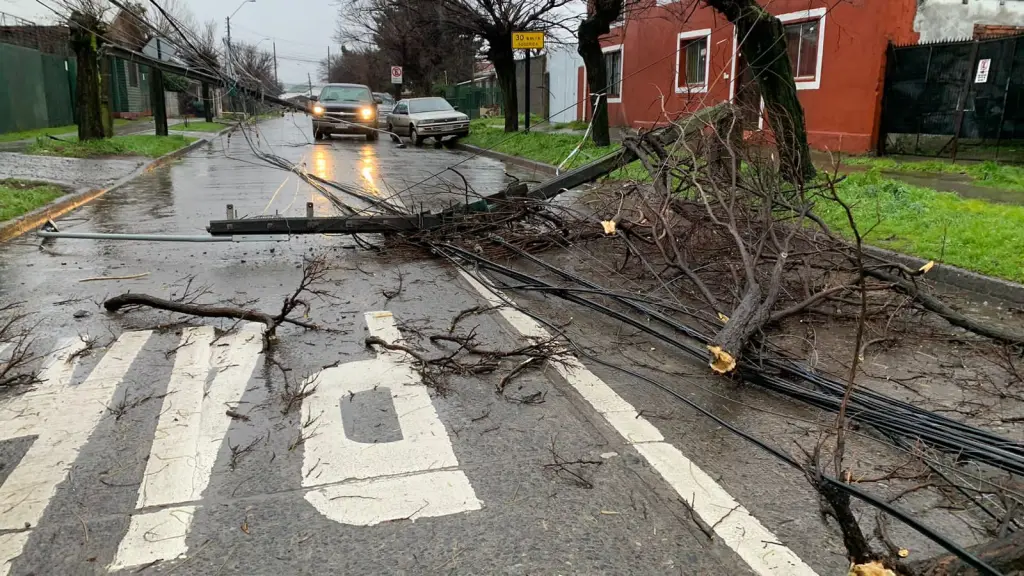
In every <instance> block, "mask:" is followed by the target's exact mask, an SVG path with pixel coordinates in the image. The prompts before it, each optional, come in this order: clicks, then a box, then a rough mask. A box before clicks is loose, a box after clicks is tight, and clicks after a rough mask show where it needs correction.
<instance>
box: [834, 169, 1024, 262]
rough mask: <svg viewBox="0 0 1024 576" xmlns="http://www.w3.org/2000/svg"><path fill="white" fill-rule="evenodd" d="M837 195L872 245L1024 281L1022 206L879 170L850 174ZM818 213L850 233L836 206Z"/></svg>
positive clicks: (837, 229)
mask: <svg viewBox="0 0 1024 576" xmlns="http://www.w3.org/2000/svg"><path fill="white" fill-rule="evenodd" d="M837 192H838V193H839V197H840V198H841V199H842V200H843V201H844V202H846V203H847V204H849V205H850V206H851V207H852V209H853V215H854V217H855V219H856V221H857V226H858V228H859V229H860V231H861V233H862V234H865V233H866V234H867V235H866V237H865V241H866V242H867V243H868V244H871V245H874V246H878V247H880V248H887V249H889V250H894V251H896V252H902V253H904V254H911V255H913V256H918V257H921V258H925V259H929V260H935V261H941V262H944V263H947V264H951V265H953V266H957V267H959V268H964V269H966V270H972V271H974V272H979V273H981V274H986V275H989V276H997V277H999V278H1004V279H1007V280H1012V281H1015V282H1024V206H1014V205H1006V204H995V203H991V202H985V201H983V200H975V199H969V198H962V197H960V196H958V195H956V194H954V193H951V192H938V191H936V190H932V189H930V188H924V187H920V186H912V185H910V184H907V183H905V182H901V181H899V180H894V179H892V178H886V177H885V176H883V175H882V174H881V173H880V172H879V170H878V169H872V170H869V171H868V172H864V173H855V174H849V175H847V176H846V178H845V179H844V180H843V181H842V182H840V183H839V185H838V186H837ZM816 213H817V214H818V215H819V216H821V217H822V218H823V219H825V221H826V222H828V223H829V225H830V226H831V227H833V228H834V229H835V230H836V231H839V232H842V233H844V234H846V235H852V233H851V230H850V228H849V222H848V220H847V218H846V213H845V212H844V211H843V209H842V207H840V206H839V204H838V203H836V202H829V201H822V202H819V204H818V206H817V208H816Z"/></svg>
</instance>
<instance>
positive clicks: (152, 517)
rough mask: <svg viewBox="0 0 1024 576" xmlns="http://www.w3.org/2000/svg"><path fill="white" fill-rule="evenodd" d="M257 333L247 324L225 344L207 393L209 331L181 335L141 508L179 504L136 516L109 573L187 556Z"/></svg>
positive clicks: (256, 351) (257, 344) (257, 345)
mask: <svg viewBox="0 0 1024 576" xmlns="http://www.w3.org/2000/svg"><path fill="white" fill-rule="evenodd" d="M262 334H263V325H262V324H258V323H251V322H250V323H246V324H244V325H242V326H240V327H239V328H238V331H237V332H236V333H234V334H232V335H230V336H228V337H227V338H225V345H224V346H221V347H218V348H219V350H218V354H217V356H216V358H214V359H213V363H212V369H213V370H214V371H215V375H214V377H213V381H212V382H211V383H210V385H209V386H208V387H207V386H206V381H207V375H208V373H209V372H208V371H209V370H210V369H211V356H212V352H211V345H212V343H213V328H212V327H209V326H204V327H200V328H191V329H189V330H185V331H184V332H182V335H181V338H182V339H181V344H182V347H181V348H179V349H178V351H177V352H176V355H177V357H176V358H175V361H174V368H173V369H172V371H171V380H170V382H169V384H168V389H167V392H168V395H167V396H165V397H164V403H163V406H162V407H161V410H160V419H159V421H158V422H157V429H156V437H155V438H154V440H153V446H152V448H151V449H150V455H149V461H148V463H147V465H146V475H145V477H144V481H143V484H142V486H141V488H140V490H139V500H138V508H140V509H142V508H146V507H151V506H164V505H167V504H180V505H179V506H176V507H172V508H163V509H159V510H155V511H150V512H143V513H139V514H135V515H133V516H132V517H131V523H130V525H129V527H128V532H127V533H126V534H125V536H124V538H123V539H122V540H121V544H120V546H118V549H117V555H116V556H115V557H114V561H113V563H112V564H111V565H110V569H111V570H117V569H122V568H127V567H130V566H139V565H142V564H148V563H150V562H153V561H155V560H172V559H174V558H178V557H181V556H184V555H185V554H186V553H187V552H188V545H187V543H186V537H187V536H188V531H189V529H190V528H191V526H192V518H193V516H194V515H195V511H196V508H197V507H196V506H195V505H190V504H189V503H191V502H195V501H197V500H199V499H200V498H201V497H202V494H203V491H204V490H206V487H207V486H208V485H209V483H210V477H211V476H212V475H213V467H214V464H215V463H216V460H217V453H218V452H219V451H220V448H221V445H222V444H223V442H224V438H225V436H226V435H227V432H228V429H229V428H230V427H231V422H232V420H231V417H230V416H228V415H226V414H225V413H224V412H225V411H226V409H227V408H226V407H230V406H233V405H234V404H235V403H236V402H238V401H239V400H240V399H241V398H242V395H243V394H244V393H245V388H246V386H247V385H248V383H249V379H250V378H251V377H252V373H253V370H254V369H255V368H256V363H257V360H258V359H259V355H260V351H261V350H262V348H263V340H262ZM175 420H178V421H175Z"/></svg>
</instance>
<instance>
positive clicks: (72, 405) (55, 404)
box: [0, 331, 151, 576]
mask: <svg viewBox="0 0 1024 576" xmlns="http://www.w3.org/2000/svg"><path fill="white" fill-rule="evenodd" d="M150 334H151V333H150V332H149V331H144V332H126V333H124V334H122V335H121V336H120V337H119V338H118V339H117V342H115V343H114V345H113V346H112V347H111V348H110V350H109V351H108V352H107V353H106V354H105V355H104V356H103V359H102V360H100V362H99V364H98V365H97V366H96V368H95V369H93V371H92V373H91V374H90V375H89V377H88V378H87V379H86V380H85V381H84V382H82V383H81V384H80V385H78V386H69V383H70V381H71V377H72V375H73V373H74V369H75V365H76V363H77V361H78V358H77V356H75V352H78V351H80V350H81V349H82V348H84V347H85V343H84V341H83V340H82V339H80V338H71V339H66V340H62V341H61V342H60V344H59V346H58V348H57V351H56V352H54V353H53V354H51V356H50V359H49V361H48V364H47V366H46V368H45V369H44V370H43V372H42V374H41V378H42V380H43V381H44V382H43V384H41V385H40V386H39V388H38V389H37V390H33V391H31V392H28V393H26V394H24V395H22V396H19V397H17V398H14V399H12V400H11V401H9V402H8V403H6V404H4V405H3V409H2V411H0V438H5V439H9V438H17V437H20V436H28V435H37V436H38V437H37V438H36V439H35V441H34V442H33V443H32V446H31V447H30V448H29V449H28V451H27V452H26V453H25V456H24V457H23V458H22V459H21V462H20V463H18V465H17V466H16V467H15V468H14V470H12V471H11V474H10V476H8V477H7V480H6V481H5V482H4V483H3V486H2V487H0V511H2V514H0V529H6V530H15V529H17V530H24V529H25V528H26V527H35V526H36V524H38V523H39V520H40V519H41V518H42V516H43V513H44V512H45V511H46V506H47V505H48V504H49V503H50V499H51V498H53V495H54V494H55V493H56V490H57V486H59V485H60V484H61V483H62V482H64V480H65V479H66V478H67V476H68V470H69V469H70V468H71V466H72V465H73V464H74V462H75V458H76V457H77V456H78V452H79V451H80V450H81V449H82V446H84V445H85V443H86V442H87V441H88V440H89V436H90V435H91V434H92V432H93V430H94V429H95V428H96V425H97V424H99V422H100V420H101V419H102V417H103V414H104V413H105V412H106V410H107V406H108V405H109V404H110V402H111V397H112V395H113V394H114V390H116V389H117V386H118V384H119V383H120V382H121V380H122V379H123V378H124V375H125V373H127V372H128V369H129V367H131V365H132V362H133V361H134V360H135V357H136V356H138V354H139V351H141V350H142V347H143V346H144V345H145V344H146V341H147V340H148V339H149V336H150ZM27 541H28V532H27V531H26V532H23V533H18V534H8V535H6V537H4V538H2V539H0V562H2V564H0V576H2V575H5V574H7V571H8V570H9V569H10V562H11V561H12V560H13V559H14V558H16V557H17V556H19V555H20V554H21V552H22V550H23V549H24V546H25V543H26V542H27Z"/></svg>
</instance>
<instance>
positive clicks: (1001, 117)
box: [996, 37, 1017, 160]
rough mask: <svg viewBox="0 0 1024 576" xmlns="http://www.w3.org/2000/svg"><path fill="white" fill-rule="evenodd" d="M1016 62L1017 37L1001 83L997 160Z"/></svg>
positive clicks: (1011, 45) (997, 158)
mask: <svg viewBox="0 0 1024 576" xmlns="http://www.w3.org/2000/svg"><path fill="white" fill-rule="evenodd" d="M1016 63H1017V38H1016V37H1014V39H1013V42H1012V43H1011V44H1010V66H1009V67H1008V68H1007V70H1006V84H1005V85H1003V109H1002V110H1000V111H999V127H998V128H996V160H999V144H1000V142H1001V141H1002V139H1003V122H1006V104H1007V103H1008V102H1009V99H1010V80H1012V79H1013V65H1014V64H1016Z"/></svg>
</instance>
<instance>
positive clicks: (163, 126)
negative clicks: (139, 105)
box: [149, 38, 167, 136]
mask: <svg viewBox="0 0 1024 576" xmlns="http://www.w3.org/2000/svg"><path fill="white" fill-rule="evenodd" d="M156 59H157V60H160V61H162V60H163V50H162V48H161V46H160V38H157V39H156ZM149 93H150V101H151V102H152V105H153V123H154V124H156V135H157V136H167V101H166V93H165V92H164V71H163V70H160V69H159V68H152V67H151V68H150V69H149Z"/></svg>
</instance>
